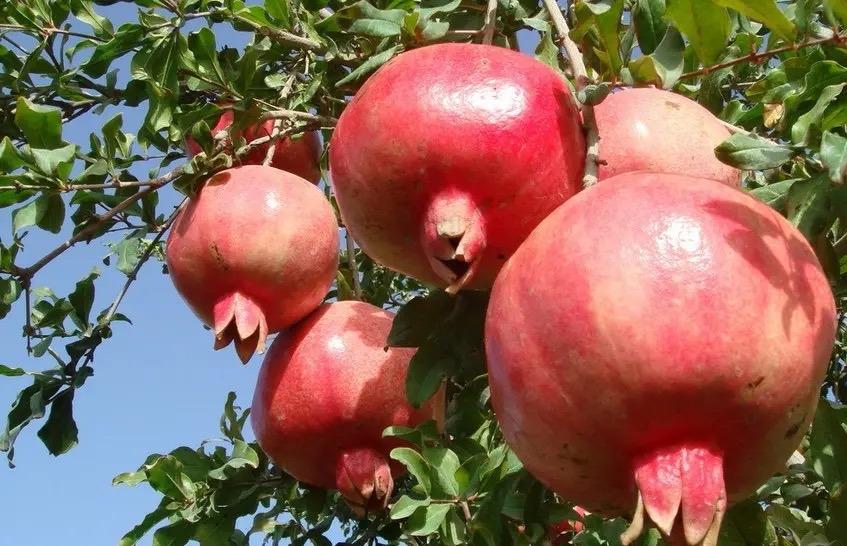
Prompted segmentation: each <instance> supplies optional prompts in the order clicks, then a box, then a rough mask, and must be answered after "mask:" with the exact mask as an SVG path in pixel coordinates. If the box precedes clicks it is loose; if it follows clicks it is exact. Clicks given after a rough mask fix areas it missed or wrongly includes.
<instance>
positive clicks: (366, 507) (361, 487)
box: [335, 448, 394, 517]
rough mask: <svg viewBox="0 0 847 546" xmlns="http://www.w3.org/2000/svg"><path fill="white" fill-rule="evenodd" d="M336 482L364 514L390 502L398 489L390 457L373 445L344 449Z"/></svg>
mask: <svg viewBox="0 0 847 546" xmlns="http://www.w3.org/2000/svg"><path fill="white" fill-rule="evenodd" d="M335 483H336V488H337V489H338V490H339V491H340V492H341V494H342V495H343V496H344V500H345V501H346V502H347V504H348V505H349V506H350V508H351V509H352V510H353V512H354V513H355V514H356V515H358V516H360V517H365V516H366V515H367V514H368V513H369V512H374V511H379V510H382V509H384V508H385V507H386V506H388V499H389V498H390V497H391V492H392V491H393V489H394V478H393V477H392V476H391V467H390V466H389V464H388V461H386V460H385V457H383V455H382V454H381V453H380V452H379V451H376V450H374V449H371V448H356V449H349V450H346V451H343V452H341V453H340V454H339V456H338V459H337V462H336V467H335Z"/></svg>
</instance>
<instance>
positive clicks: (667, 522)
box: [621, 445, 727, 546]
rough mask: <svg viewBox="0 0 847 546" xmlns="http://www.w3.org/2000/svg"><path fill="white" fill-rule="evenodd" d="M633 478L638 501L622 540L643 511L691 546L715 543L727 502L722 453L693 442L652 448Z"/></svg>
mask: <svg viewBox="0 0 847 546" xmlns="http://www.w3.org/2000/svg"><path fill="white" fill-rule="evenodd" d="M635 483H636V485H637V487H638V495H639V502H638V506H637V508H636V513H635V516H634V517H633V524H632V526H630V529H628V530H627V531H626V532H624V534H623V535H622V536H621V541H622V542H624V544H627V543H628V542H631V541H632V540H633V539H634V538H635V536H637V532H638V531H640V528H641V527H642V522H643V519H644V514H645V513H646V515H647V516H648V517H649V518H650V520H651V521H652V522H653V523H654V524H655V525H656V527H658V528H659V530H660V531H661V532H662V534H663V535H664V536H665V537H669V538H673V539H677V540H678V541H679V542H680V543H684V544H688V545H690V546H695V545H700V544H702V545H703V546H715V545H716V544H717V532H718V530H719V529H720V525H721V521H722V519H723V516H724V513H725V512H726V505H727V499H726V489H725V486H724V477H723V456H722V455H721V454H719V453H717V452H715V451H714V450H712V449H710V448H706V447H701V446H693V445H682V446H674V447H672V448H669V449H662V450H658V451H655V452H653V453H652V454H650V455H649V456H647V457H644V458H642V459H641V461H640V462H639V463H638V464H637V467H636V469H635ZM678 526H681V528H682V533H681V536H680V533H679V532H678V531H679V527H678Z"/></svg>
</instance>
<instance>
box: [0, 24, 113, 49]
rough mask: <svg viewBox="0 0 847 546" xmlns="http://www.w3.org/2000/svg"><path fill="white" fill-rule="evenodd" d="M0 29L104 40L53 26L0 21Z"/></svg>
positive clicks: (100, 41) (101, 41)
mask: <svg viewBox="0 0 847 546" xmlns="http://www.w3.org/2000/svg"><path fill="white" fill-rule="evenodd" d="M0 29H7V30H17V31H20V32H37V33H38V34H41V35H45V36H49V35H50V34H64V35H66V36H76V37H77V38H85V39H86V40H93V41H95V42H99V43H101V44H102V43H104V42H105V41H106V40H104V39H102V38H98V37H97V36H94V35H92V34H83V33H81V32H74V31H73V30H65V29H63V28H53V27H45V28H41V29H37V30H36V29H34V28H29V27H25V26H23V25H15V24H10V23H0Z"/></svg>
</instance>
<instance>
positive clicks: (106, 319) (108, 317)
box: [100, 198, 188, 326]
mask: <svg viewBox="0 0 847 546" xmlns="http://www.w3.org/2000/svg"><path fill="white" fill-rule="evenodd" d="M187 202H188V198H185V199H183V200H182V202H181V203H180V204H179V206H178V207H177V208H176V209H175V210H174V211H173V212H172V213H171V215H170V216H168V219H167V220H165V222H164V223H163V224H162V225H161V226H159V233H157V234H156V236H155V237H154V238H153V240H152V241H151V242H150V244H149V245H147V248H145V249H144V252H142V253H141V256H140V257H139V258H138V263H137V264H135V267H133V268H132V271H131V272H130V274H129V275H127V278H126V282H124V285H123V287H122V288H121V291H120V292H118V296H117V297H116V298H115V301H114V302H112V305H111V307H109V311H107V312H106V314H105V315H104V316H103V319H102V320H101V321H100V325H101V326H107V325H108V324H109V323H110V322H111V321H112V318H113V317H114V316H115V313H117V312H118V306H119V305H120V304H121V302H122V301H123V299H124V297H125V296H126V293H127V291H128V290H129V286H130V285H131V284H132V283H133V281H135V279H136V278H137V277H138V272H139V271H141V267H142V266H143V265H144V264H145V263H146V262H147V260H149V259H150V256H152V255H153V251H154V250H156V246H157V245H158V244H159V241H161V240H162V237H164V236H165V234H166V233H167V232H168V230H169V229H170V228H171V226H172V225H173V223H174V220H176V217H177V216H178V215H179V213H180V212H181V211H182V209H183V207H185V204H186V203H187Z"/></svg>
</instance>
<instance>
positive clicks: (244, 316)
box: [214, 292, 268, 364]
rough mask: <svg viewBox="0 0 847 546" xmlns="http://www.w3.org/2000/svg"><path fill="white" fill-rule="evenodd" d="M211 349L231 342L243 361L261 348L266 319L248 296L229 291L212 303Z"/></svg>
mask: <svg viewBox="0 0 847 546" xmlns="http://www.w3.org/2000/svg"><path fill="white" fill-rule="evenodd" d="M214 332H215V350H218V349H222V348H224V347H226V346H227V345H229V344H230V343H231V342H233V341H234V342H235V352H236V353H237V354H238V358H240V359H241V362H242V363H244V364H246V363H247V361H248V360H250V357H252V356H253V353H255V352H258V353H263V352H264V351H265V340H266V339H267V337H268V323H267V320H266V319H265V314H264V312H263V311H262V309H261V308H260V307H259V306H258V305H257V304H256V303H255V302H254V301H253V300H252V299H250V298H249V297H248V296H245V295H244V294H242V293H240V292H233V293H231V294H228V295H227V296H225V297H223V298H222V299H220V300H219V301H218V302H217V303H215V307H214Z"/></svg>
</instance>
